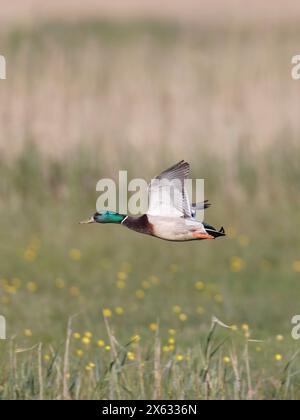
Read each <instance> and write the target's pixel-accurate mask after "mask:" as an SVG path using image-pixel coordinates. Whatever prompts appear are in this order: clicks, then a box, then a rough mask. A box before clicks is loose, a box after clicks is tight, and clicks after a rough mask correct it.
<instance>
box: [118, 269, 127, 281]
mask: <svg viewBox="0 0 300 420" xmlns="http://www.w3.org/2000/svg"><path fill="white" fill-rule="evenodd" d="M117 277H118V280H126V279H127V273H125V272H124V271H119V272H118V274H117Z"/></svg>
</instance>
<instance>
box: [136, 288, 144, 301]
mask: <svg viewBox="0 0 300 420" xmlns="http://www.w3.org/2000/svg"><path fill="white" fill-rule="evenodd" d="M135 296H136V297H137V298H138V299H143V298H144V297H145V292H144V290H142V289H138V290H136V292H135Z"/></svg>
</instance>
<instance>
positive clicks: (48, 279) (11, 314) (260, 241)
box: [0, 0, 300, 371]
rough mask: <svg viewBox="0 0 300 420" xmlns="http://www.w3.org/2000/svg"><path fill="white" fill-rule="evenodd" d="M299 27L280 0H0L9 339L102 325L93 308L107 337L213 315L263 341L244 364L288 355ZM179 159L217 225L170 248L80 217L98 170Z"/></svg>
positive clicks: (0, 210)
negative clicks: (222, 234)
mask: <svg viewBox="0 0 300 420" xmlns="http://www.w3.org/2000/svg"><path fill="white" fill-rule="evenodd" d="M299 23H300V4H299V2H297V1H296V0H288V1H285V2H282V1H272V3H271V2H260V1H256V0H255V1H252V2H251V4H249V3H247V4H246V2H243V1H237V0H227V1H225V0H223V1H220V0H218V1H207V0H203V1H196V0H188V1H185V2H183V1H179V0H172V1H171V0H164V1H159V2H158V1H154V0H153V1H151V2H149V1H146V0H143V1H142V0H139V1H137V0H122V1H110V2H107V1H96V0H86V1H84V2H83V1H75V0H73V1H71V0H65V1H63V2H61V1H43V2H40V1H38V0H22V1H18V0H10V2H6V1H4V0H1V1H0V54H2V55H4V56H5V57H6V61H7V80H1V81H0V127H1V129H0V229H1V230H0V231H1V236H2V241H1V243H0V313H1V314H3V315H5V316H6V318H7V323H8V333H9V336H10V337H11V336H16V337H17V338H16V340H17V341H18V342H19V343H20V345H22V346H26V345H27V346H29V345H30V344H32V342H34V343H35V342H37V341H42V342H43V343H44V345H45V346H47V345H51V346H56V345H59V343H61V340H63V338H64V335H65V329H66V324H67V320H68V317H69V316H71V315H73V314H75V313H76V314H77V313H79V314H80V315H79V316H78V317H77V318H76V321H75V326H74V328H76V329H77V330H78V331H79V333H80V334H82V333H83V331H85V330H88V331H91V333H92V334H93V335H95V336H97V337H98V338H102V337H104V336H105V327H104V324H103V321H102V315H101V311H102V309H106V310H107V311H109V312H106V314H107V315H109V318H110V319H111V323H112V325H113V328H114V331H115V334H116V336H118V337H119V338H120V340H121V341H122V340H123V341H124V342H126V340H127V341H129V340H130V337H131V336H132V335H133V334H139V335H140V336H141V337H142V340H144V341H143V344H144V345H145V348H146V347H147V343H148V342H149V343H150V342H151V340H152V336H153V332H154V331H155V330H156V329H157V324H158V323H159V324H160V329H161V334H162V336H163V337H165V336H167V335H168V331H169V330H170V329H174V330H176V331H177V336H178V348H179V349H180V351H181V352H183V353H184V352H187V351H188V350H187V349H192V348H193V345H195V344H196V343H197V342H199V340H200V339H201V337H202V336H203V335H205V334H206V333H207V331H208V329H209V326H210V321H211V317H212V316H213V315H215V316H217V317H218V318H219V319H221V320H222V321H223V322H225V323H226V324H227V325H235V326H237V330H239V331H242V334H243V332H245V331H246V333H247V334H250V333H249V332H247V331H248V330H250V331H251V337H252V336H253V337H254V338H257V339H260V340H263V341H264V343H265V344H262V345H260V346H257V345H253V346H252V349H251V350H253V352H254V356H253V363H254V364H255V365H258V366H259V365H261V366H263V367H264V369H265V368H266V361H272V360H273V356H274V355H277V356H278V354H279V355H281V357H282V359H288V357H289V356H288V355H289V354H290V353H292V351H293V349H294V347H296V346H297V343H295V342H293V341H292V340H291V339H290V338H289V337H290V330H291V318H292V316H293V315H295V314H297V313H299V311H300V304H299V292H300V254H299V246H300V240H299V228H300V219H299V210H300V199H299V183H300V165H299V163H300V154H299V152H300V145H299V132H300V131H299V130H300V119H299V111H300V82H299V81H298V82H297V81H295V80H293V79H292V77H291V68H292V65H291V59H292V56H294V55H296V54H300V43H299V40H300V25H299ZM181 159H185V160H187V161H189V162H190V163H191V176H192V177H193V178H205V188H206V198H207V199H209V200H210V201H211V202H212V204H213V207H212V208H211V209H209V210H208V211H207V212H206V221H207V222H208V223H211V224H213V225H217V227H219V226H221V225H224V227H225V229H226V231H227V232H228V237H227V238H226V239H224V240H218V241H215V242H212V243H207V242H204V243H187V244H177V243H175V244H171V243H167V242H163V241H158V240H155V239H153V238H148V237H143V236H139V235H136V234H134V233H132V232H130V231H127V230H125V229H121V228H120V227H118V226H87V227H83V226H78V224H77V222H78V221H79V220H81V219H83V218H86V217H87V216H89V215H90V214H92V213H93V212H94V209H95V203H96V199H97V193H96V191H95V186H96V183H97V181H98V180H99V179H100V178H102V177H112V178H114V179H118V171H119V170H122V169H127V170H128V171H129V176H132V177H144V178H146V179H150V178H151V177H153V176H154V175H156V174H158V173H159V172H160V171H161V170H163V169H165V168H166V167H168V166H171V165H172V164H174V163H176V162H177V161H179V160H181ZM241 325H243V327H242V328H241ZM247 328H248V329H247ZM247 334H246V335H247ZM276 337H277V338H278V337H280V338H279V339H276ZM281 338H282V339H281ZM147 340H149V341H147ZM166 340H167V338H166ZM279 342H280V343H279ZM79 344H80V345H81V346H83V347H84V343H79ZM79 344H78V346H77V347H80V346H79ZM1 345H2V344H1ZM165 346H167V347H168V345H167V344H165ZM278 346H280V348H278ZM169 347H170V346H169ZM258 347H260V349H258ZM80 349H81V347H80V348H78V349H77V350H80ZM84 350H86V349H84ZM172 351H174V349H169V350H167V349H166V353H168V354H171V353H172ZM175 351H177V348H176V349H175ZM178 351H179V350H178ZM277 359H278V357H277ZM279 359H280V358H279ZM278 361H279V362H280V361H281V359H280V360H277V362H278ZM273 365H274V364H273V362H271V363H270V366H269V368H270V371H272V370H273V368H274V366H273ZM275 368H276V366H275Z"/></svg>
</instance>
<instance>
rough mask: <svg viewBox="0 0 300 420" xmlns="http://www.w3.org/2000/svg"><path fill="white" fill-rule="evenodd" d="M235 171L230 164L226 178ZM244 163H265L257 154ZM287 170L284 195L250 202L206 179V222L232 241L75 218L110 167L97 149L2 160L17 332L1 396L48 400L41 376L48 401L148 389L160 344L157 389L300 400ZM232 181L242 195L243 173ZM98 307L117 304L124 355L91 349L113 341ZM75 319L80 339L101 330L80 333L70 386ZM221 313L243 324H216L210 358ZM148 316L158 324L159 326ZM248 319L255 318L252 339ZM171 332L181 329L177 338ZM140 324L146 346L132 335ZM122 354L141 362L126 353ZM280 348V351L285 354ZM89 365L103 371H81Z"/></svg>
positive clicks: (3, 297) (10, 303)
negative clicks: (64, 159) (157, 234)
mask: <svg viewBox="0 0 300 420" xmlns="http://www.w3.org/2000/svg"><path fill="white" fill-rule="evenodd" d="M296 152H298V150H297V149H295V150H294V155H295V154H296ZM76 155H77V156H80V153H77V154H76ZM268 156H269V158H268ZM268 156H265V164H266V165H268V164H269V163H270V164H271V163H272V164H273V165H274V162H276V160H274V156H275V157H276V152H274V154H273V155H270V154H269V155H268ZM203 159H204V161H205V157H203ZM268 159H269V160H268ZM93 162H94V163H93ZM240 162H242V160H240ZM170 163H171V162H170ZM94 165H95V166H94ZM278 165H280V164H278ZM201 167H205V165H204V164H203V165H202V162H201V161H200V162H199V168H201ZM279 167H280V166H277V168H278V170H279ZM53 168H55V171H54V170H53ZM229 169H230V168H228V167H226V165H225V166H224V167H223V170H224V172H223V176H225V177H226V176H229V172H228V171H229ZM157 170H159V166H158V168H157ZM193 170H194V171H195V172H197V167H194V168H193ZM241 170H246V168H245V167H244V166H242V163H241ZM247 170H248V171H250V172H251V173H252V172H253V173H255V172H256V167H255V166H254V164H251V161H250V160H248V169H247ZM278 170H277V171H276V172H277V176H278V182H277V183H276V182H275V181H277V179H276V178H274V183H276V186H277V188H276V192H277V195H276V196H274V195H273V192H272V188H273V187H272V186H271V187H270V191H269V194H268V192H267V190H266V189H265V186H264V185H262V183H259V184H258V185H260V187H257V188H255V193H254V195H252V196H250V194H249V196H248V197H249V198H248V199H247V200H241V199H240V198H238V199H234V198H232V197H227V196H226V191H222V188H223V186H222V184H221V185H220V184H218V183H217V182H216V184H214V185H213V186H212V187H211V188H210V187H209V186H208V187H207V190H206V194H207V197H209V198H210V200H211V201H212V202H213V204H214V206H213V207H212V208H211V209H209V210H208V211H207V212H206V219H207V221H209V222H211V223H213V224H216V225H221V224H222V225H225V227H226V228H227V229H228V233H229V237H227V238H226V239H222V240H218V241H215V242H203V243H198V242H197V243H186V244H180V243H179V244H178V243H168V242H164V241H160V240H156V239H154V238H149V237H147V236H145V237H144V236H142V235H138V234H134V233H133V232H131V231H127V230H126V229H124V228H122V227H119V226H113V225H108V226H102V225H97V226H96V225H92V226H81V225H78V223H77V222H78V221H79V220H81V219H82V218H85V217H86V216H88V215H89V214H91V213H92V212H93V211H94V205H95V204H94V203H95V199H96V197H97V195H96V192H94V191H93V188H92V187H93V184H95V183H96V181H97V180H98V178H99V176H100V175H104V173H105V172H102V170H101V168H100V169H99V176H98V177H97V170H96V162H95V161H94V159H92V158H90V160H89V161H88V160H87V157H86V158H83V159H82V158H79V157H78V158H77V161H76V159H72V160H70V161H69V163H59V162H56V163H55V164H54V163H53V162H52V163H51V162H48V163H47V162H45V161H43V159H42V158H41V157H39V155H38V152H37V151H35V150H34V149H32V148H30V149H28V151H27V152H24V154H23V155H22V156H21V157H20V159H19V161H18V162H17V163H16V162H15V163H14V165H13V166H10V165H9V164H8V163H7V164H6V166H5V165H3V166H2V171H3V175H5V176H2V177H1V191H2V193H1V194H2V200H1V201H2V204H1V217H0V220H1V221H0V224H1V233H2V238H3V240H2V243H1V292H0V301H1V313H2V314H3V315H5V317H6V319H7V328H8V337H9V340H8V341H7V342H1V344H0V345H1V354H2V364H3V365H2V369H1V373H0V378H1V379H0V395H1V397H2V398H5V399H6V398H21V399H23V398H26V399H27V398H39V397H40V396H41V394H40V393H41V390H40V388H41V386H42V393H43V397H44V398H63V397H64V398H66V397H68V398H69V397H70V398H110V397H112V396H114V397H115V398H142V397H147V398H152V397H153V386H154V385H153V384H154V382H155V380H154V371H155V370H154V363H155V348H156V358H158V361H157V362H156V363H159V368H158V369H159V372H160V373H159V375H160V376H161V378H160V379H159V380H158V379H156V381H158V382H159V383H157V384H156V385H155V386H156V387H158V390H157V392H159V395H160V396H161V397H162V398H170V399H173V398H200V399H202V398H259V399H260V398H297V395H298V394H297V390H298V387H299V380H298V375H297V374H295V375H293V373H297V370H298V369H299V360H298V358H296V359H295V361H294V362H293V364H292V366H291V367H290V369H289V370H287V371H284V369H285V367H286V365H287V364H288V363H289V361H290V360H291V359H292V357H293V354H294V353H295V352H296V351H297V348H298V345H297V342H295V341H293V340H292V339H291V337H290V334H291V318H292V316H293V315H295V314H297V313H298V307H299V303H298V291H299V274H298V273H296V272H294V271H293V262H294V261H295V260H298V259H299V256H298V251H297V250H298V249H299V238H298V235H297V232H298V229H297V226H298V224H299V222H298V217H297V214H298V206H299V204H298V203H297V199H295V200H294V201H293V202H291V200H289V198H288V197H289V195H290V191H293V189H294V188H296V185H297V183H293V184H288V183H287V182H286V181H283V180H282V179H281V181H280V178H281V175H280V173H279V172H278ZM18 174H19V175H18ZM21 174H22V175H23V176H21ZM215 176H216V177H218V175H217V174H215ZM274 176H275V175H274ZM293 179H296V177H293ZM87 180H88V181H87ZM248 182H250V181H248ZM89 183H90V184H89ZM235 184H236V188H237V187H240V188H243V190H246V191H247V188H246V187H245V186H244V178H243V177H241V176H239V175H238V176H237V177H236V179H235ZM272 185H273V184H272ZM88 187H90V188H88ZM260 188H263V191H264V192H265V194H264V197H263V200H261V201H260V200H259V198H258V197H260ZM256 194H257V198H256ZM273 200H275V201H273ZM275 202H276V206H275V204H274V203H275ZM74 250H75V251H74ZM76 250H77V251H76ZM234 257H235V260H233V259H234ZM237 258H238V259H237ZM234 261H236V262H235V265H234ZM123 278H125V279H124V280H123ZM118 281H119V283H118ZM199 282H201V283H199ZM202 283H203V285H202ZM118 285H119V287H120V286H121V287H123V288H119V287H118ZM177 307H178V308H177ZM117 308H119V309H117ZM120 308H121V309H120ZM103 309H109V310H110V311H111V313H112V316H111V317H109V318H107V320H108V322H109V325H110V328H111V329H112V330H113V335H114V336H115V337H116V339H117V342H118V343H115V347H116V349H115V351H116V353H117V354H118V356H117V359H116V358H115V354H113V353H112V350H111V349H110V350H105V347H98V346H97V345H96V342H97V340H100V339H101V340H104V341H105V345H110V346H111V343H110V340H111V337H110V338H109V336H108V334H107V329H106V327H105V323H104V319H103V316H102V310H103ZM176 309H177V311H179V313H176V312H174V310H176ZM116 311H117V312H118V311H119V312H120V311H121V312H122V314H118V313H116ZM180 314H184V316H182V315H180ZM73 315H76V316H75V317H74V319H73V321H72V331H73V332H79V333H80V334H81V339H82V337H83V336H84V333H85V332H87V331H88V332H91V333H92V338H91V343H90V344H89V345H85V344H84V343H82V341H81V339H80V340H78V339H75V338H73V337H72V338H71V340H70V350H69V356H68V360H69V362H68V363H69V367H67V368H65V369H67V370H68V373H69V374H70V378H69V376H68V378H69V379H68V380H67V385H66V384H65V391H63V384H64V381H63V377H64V374H63V371H64V366H65V361H64V353H65V345H66V344H65V343H66V331H67V323H68V319H69V318H70V317H71V316H73ZM214 316H216V317H217V318H218V319H219V320H221V321H222V322H223V323H225V324H226V325H228V326H232V325H236V326H237V327H238V331H232V330H230V329H226V328H222V327H220V326H218V328H217V329H216V331H214V337H213V340H212V341H211V343H210V350H209V352H211V353H213V356H211V357H210V356H208V355H206V356H205V346H206V342H207V339H208V338H207V337H208V332H209V330H210V326H211V320H212V318H213V317H214ZM180 318H182V320H181V319H180ZM151 324H159V332H154V331H153V330H152V329H151ZM242 324H248V325H249V328H250V334H251V335H250V337H249V338H250V341H248V340H247V338H245V337H244V334H245V331H244V330H243V329H242V327H241V325H242ZM152 328H153V325H152ZM170 329H171V330H173V329H174V330H175V331H176V334H175V336H174V339H175V343H174V347H172V343H171V348H170V343H168V340H169V338H172V337H173V336H172V335H170V332H169V330H170ZM26 330H30V334H31V333H32V336H29V337H27V336H26V334H27V335H28V331H27V332H26ZM136 334H138V335H139V336H140V337H141V339H140V341H139V343H138V345H137V344H135V343H130V342H131V341H132V337H133V336H134V335H136ZM156 334H157V337H156V344H155V336H156ZM278 334H280V335H283V336H284V340H283V341H277V340H276V336H277V335H278ZM251 340H254V341H251ZM255 340H259V342H256V341H255ZM113 342H114V341H113ZM38 343H41V345H40V347H36V345H38ZM219 345H220V346H219ZM34 346H35V347H34ZM159 346H161V349H162V354H161V355H160V356H158V353H159V350H158V348H159ZM111 347H112V346H111ZM168 347H169V348H168ZM78 349H80V350H83V352H84V353H83V356H82V357H79V356H78V355H77V354H76V352H77V350H78ZM214 349H216V352H215V353H214ZM245 349H247V353H245ZM20 350H22V351H21V352H20ZM23 350H26V351H24V352H23ZM166 350H168V351H166ZM127 352H132V353H133V356H132V355H131V357H134V360H128V359H127V360H126V354H127ZM129 354H130V353H129ZM276 354H281V355H282V356H283V360H282V361H280V362H276V360H275V355H276ZM224 357H229V358H231V360H232V361H233V366H232V364H231V362H230V363H228V364H226V363H224V360H223V359H224ZM39 358H40V359H41V361H40V362H39ZM44 358H46V359H47V360H45V359H44ZM181 358H183V360H181ZM112 359H113V361H114V363H113V365H111V360H112ZM178 359H180V360H178ZM208 359H209V363H208ZM39 363H40V364H39ZM89 363H93V364H95V367H93V368H92V369H91V370H89V368H88V370H86V366H87V365H88V364H89ZM248 363H249V366H250V367H249V369H250V371H247V369H248ZM14 364H16V367H15V368H14ZM39 369H40V371H39ZM39 372H40V373H39ZM208 378H209V379H208ZM250 378H251V386H250V385H249V384H250V382H249V381H250ZM41 381H42V382H41ZM239 381H241V382H239ZM238 383H239V384H240V385H238ZM142 384H144V385H142ZM283 384H284V385H283ZM66 387H67V388H66ZM237 387H240V388H238V389H237ZM66 389H67V390H66Z"/></svg>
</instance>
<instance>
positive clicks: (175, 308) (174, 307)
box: [173, 305, 181, 314]
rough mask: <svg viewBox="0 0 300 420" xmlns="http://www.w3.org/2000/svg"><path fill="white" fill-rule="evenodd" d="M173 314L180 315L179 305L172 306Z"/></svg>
mask: <svg viewBox="0 0 300 420" xmlns="http://www.w3.org/2000/svg"><path fill="white" fill-rule="evenodd" d="M173 312H174V313H175V314H180V312H181V307H180V306H179V305H174V306H173Z"/></svg>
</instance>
